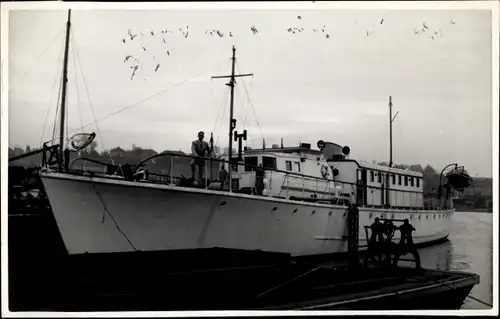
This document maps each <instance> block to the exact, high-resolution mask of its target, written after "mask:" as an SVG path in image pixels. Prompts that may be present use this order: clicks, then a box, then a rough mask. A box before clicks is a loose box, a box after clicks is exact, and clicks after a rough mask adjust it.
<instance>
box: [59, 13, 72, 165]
mask: <svg viewBox="0 0 500 319" xmlns="http://www.w3.org/2000/svg"><path fill="white" fill-rule="evenodd" d="M70 29H71V9H69V10H68V21H67V22H66V42H65V45H64V64H63V83H62V96H61V123H60V132H59V135H60V136H59V169H62V161H63V158H64V157H63V154H64V117H65V115H66V114H65V113H66V84H67V82H68V53H69V34H70Z"/></svg>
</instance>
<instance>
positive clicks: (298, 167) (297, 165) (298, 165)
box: [295, 162, 300, 173]
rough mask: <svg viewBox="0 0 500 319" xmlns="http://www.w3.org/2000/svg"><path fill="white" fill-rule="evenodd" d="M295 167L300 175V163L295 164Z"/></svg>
mask: <svg viewBox="0 0 500 319" xmlns="http://www.w3.org/2000/svg"><path fill="white" fill-rule="evenodd" d="M295 166H296V167H297V172H299V173H300V162H295Z"/></svg>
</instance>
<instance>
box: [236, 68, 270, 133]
mask: <svg viewBox="0 0 500 319" xmlns="http://www.w3.org/2000/svg"><path fill="white" fill-rule="evenodd" d="M236 67H237V69H238V72H240V67H239V65H238V62H236ZM241 82H242V83H243V88H244V89H245V92H246V94H247V99H248V103H249V105H250V107H251V108H252V112H253V116H254V118H255V121H256V122H257V127H258V128H259V131H260V135H261V137H262V139H263V140H264V133H263V132H262V128H261V127H260V123H259V119H258V118H257V115H256V113H255V108H254V107H253V103H252V100H251V99H250V95H249V94H248V90H247V86H246V84H245V81H244V80H242V81H241Z"/></svg>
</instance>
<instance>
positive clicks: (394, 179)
mask: <svg viewBox="0 0 500 319" xmlns="http://www.w3.org/2000/svg"><path fill="white" fill-rule="evenodd" d="M391 179H392V184H396V175H394V174H392V175H391Z"/></svg>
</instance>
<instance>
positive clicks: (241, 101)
mask: <svg viewBox="0 0 500 319" xmlns="http://www.w3.org/2000/svg"><path fill="white" fill-rule="evenodd" d="M242 95H243V94H242ZM240 105H241V110H242V111H243V114H244V116H245V117H244V119H243V128H245V127H246V125H247V122H248V103H247V105H246V106H247V108H246V110H245V106H244V105H243V99H240Z"/></svg>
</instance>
